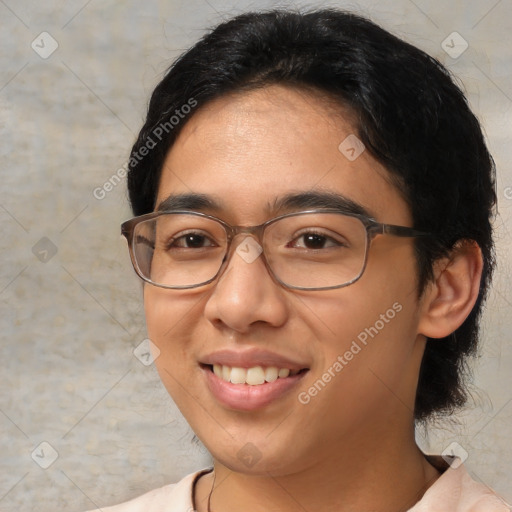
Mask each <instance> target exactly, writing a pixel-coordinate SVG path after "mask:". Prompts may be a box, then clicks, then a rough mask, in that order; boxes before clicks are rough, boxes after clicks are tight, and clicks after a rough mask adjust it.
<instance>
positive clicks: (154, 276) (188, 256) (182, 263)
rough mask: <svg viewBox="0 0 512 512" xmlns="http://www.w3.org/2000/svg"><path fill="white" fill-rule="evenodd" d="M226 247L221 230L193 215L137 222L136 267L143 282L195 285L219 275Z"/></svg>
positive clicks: (224, 237) (165, 216) (223, 230)
mask: <svg viewBox="0 0 512 512" xmlns="http://www.w3.org/2000/svg"><path fill="white" fill-rule="evenodd" d="M226 247H227V237H226V231H225V229H224V227H223V226H222V225H221V224H220V223H218V222H216V221H214V220H211V219H208V218H205V217H202V216H200V215H193V214H173V213H169V214H164V215H160V216H158V217H155V218H154V219H150V220H146V221H143V222H139V223H138V224H137V225H136V226H135V230H134V233H133V256H134V260H135V265H136V267H137V268H138V270H139V272H140V273H141V274H142V276H143V277H144V278H145V279H148V280H149V281H151V282H153V283H155V284H158V285H162V286H168V287H187V286H193V285H198V284H200V283H204V282H206V281H209V280H210V279H212V278H213V277H214V276H215V275H216V274H217V272H218V270H219V268H220V266H221V264H222V260H223V258H224V255H225V252H226Z"/></svg>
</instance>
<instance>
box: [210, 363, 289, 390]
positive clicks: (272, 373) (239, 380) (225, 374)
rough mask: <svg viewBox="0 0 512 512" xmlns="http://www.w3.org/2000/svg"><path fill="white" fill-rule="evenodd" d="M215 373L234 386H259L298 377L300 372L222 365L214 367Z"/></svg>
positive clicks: (284, 369) (270, 367)
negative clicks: (279, 379) (289, 376)
mask: <svg viewBox="0 0 512 512" xmlns="http://www.w3.org/2000/svg"><path fill="white" fill-rule="evenodd" d="M213 373H215V375H217V377H219V378H220V379H222V380H225V381H226V382H232V383H233V384H249V385H250V386H257V385H258V384H263V383H264V382H274V381H275V380H277V378H278V377H281V378H285V377H288V375H296V374H297V373H299V370H289V369H288V368H277V367H276V366H269V367H268V368H263V367H262V366H253V367H252V368H239V367H237V366H233V367H231V366H224V365H221V364H214V365H213Z"/></svg>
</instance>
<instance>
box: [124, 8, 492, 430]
mask: <svg viewBox="0 0 512 512" xmlns="http://www.w3.org/2000/svg"><path fill="white" fill-rule="evenodd" d="M270 84H283V85H288V86H292V87H299V88H300V87H302V88H306V89H308V90H314V91H316V92H317V94H318V95H319V96H321V97H326V98H330V99H334V100H335V101H337V103H338V104H340V105H343V106H348V107H349V108H350V110H351V111H352V112H354V113H355V115H356V119H357V120H358V126H356V127H354V128H355V129H356V130H357V131H356V133H357V135H358V137H359V138H360V139H361V140H362V141H363V143H364V144H365V146H366V148H367V150H368V151H370V153H371V154H372V155H373V156H374V157H375V158H376V159H377V160H378V161H380V162H381V163H382V164H383V165H384V166H385V167H386V168H387V169H388V171H389V173H390V176H391V178H392V179H393V181H394V183H395V184H396V185H397V188H398V189H399V190H400V191H401V192H402V194H403V196H404V198H405V200H406V201H407V203H408V205H409V207H410V209H411V212H412V216H413V222H414V227H415V228H416V229H419V230H424V231H428V232H431V233H435V234H436V237H435V238H432V239H417V240H416V242H415V244H416V245H415V247H416V254H417V263H418V283H419V284H418V296H420V295H421V293H422V292H423V290H424V288H425V285H426V284H427V283H428V281H429V280H430V279H432V277H433V263H434V261H435V260H436V259H438V258H440V257H442V256H446V255H448V254H449V252H450V250H451V249H453V248H454V245H455V244H456V243H457V242H459V241H463V240H474V241H476V242H477V243H478V245H479V246H480V248H481V250H482V255H483V259H484V270H483V276H482V279H481V284H480V293H479V297H478V300H477V303H476V305H475V307H474V308H473V310H472V312H471V314H470V315H469V316H468V317H467V319H466V320H465V322H464V323H463V324H462V325H461V326H460V327H459V329H457V330H456V331H455V332H454V333H453V334H452V335H450V336H448V337H446V338H442V339H428V341H427V345H426V350H425V354H424V356H423V360H422V365H421V370H420V375H419V382H418V389H417V395H416V404H415V411H414V415H415V419H416V420H418V421H423V420H426V419H428V418H429V417H432V416H434V415H442V414H447V413H451V412H453V410H454V409H455V408H457V407H460V406H462V405H463V404H464V403H465V402H466V400H467V395H468V392H467V390H466V387H465V385H464V383H465V376H466V374H467V372H468V370H467V364H466V360H467V357H466V356H468V355H472V354H475V352H476V348H477V344H478V335H479V317H480V314H481V309H482V303H483V300H484V299H485V295H486V291H487V288H488V286H489V284H490V279H491V274H492V270H493V267H494V248H493V240H492V227H491V217H492V214H493V207H494V204H495V201H496V195H495V190H494V183H495V168H494V162H493V160H492V157H491V156H490V155H489V152H488V150H487V148H486V145H485V142H484V139H483V135H482V131H481V128H480V125H479V122H478V120H477V119H476V117H475V116H474V115H473V113H472V112H471V110H470V108H469V106H468V103H467V100H466V98H465V96H464V94H463V92H462V91H461V90H460V88H459V87H458V86H457V85H455V83H454V81H453V80H452V79H451V77H450V74H449V72H448V71H447V70H446V69H445V68H444V67H443V66H442V65H441V64H440V63H439V62H438V61H437V60H435V59H434V58H432V57H430V56H429V55H427V54H426V53H424V52H423V51H421V50H419V49H417V48H415V47H414V46H412V45H410V44H408V43H406V42H404V41H402V40H400V39H398V38H397V37H395V36H393V35H392V34H390V33H389V32H387V31H386V30H384V29H382V28H380V27H379V26H377V25H376V24H374V23H373V22H371V21H369V20H367V19H365V18H363V17H360V16H358V15H355V14H353V13H347V12H343V11H339V10H335V9H322V10H313V11H308V12H303V13H300V12H295V11H291V10H272V11H266V12H250V13H245V14H242V15H240V16H237V17H235V18H233V19H231V20H229V21H227V22H224V23H222V24H220V25H219V26H218V27H216V28H215V29H214V30H213V31H211V32H210V33H208V34H206V35H205V36H204V37H203V38H202V39H201V40H200V41H199V42H197V43H196V44H195V45H194V46H193V47H192V48H191V49H189V50H188V51H187V52H185V53H184V54H183V55H181V57H179V58H178V59H177V61H176V62H175V63H174V64H173V65H172V66H171V68H170V69H169V71H168V72H167V74H166V75H165V77H164V78H163V80H162V81H161V82H160V83H159V85H158V86H157V87H156V89H155V91H154V92H153V95H152V97H151V101H150V103H149V109H148V115H147V120H146V122H145V124H144V126H143V128H142V130H141V132H140V134H139V136H138V139H137V141H136V143H135V144H134V146H133V148H132V152H131V157H130V162H129V173H128V188H129V196H130V200H131V204H132V208H133V212H134V214H135V215H141V214H144V213H148V212H150V211H152V210H153V209H154V207H155V200H156V196H157V191H158V184H159V178H160V173H161V169H162V165H163V162H164V159H165V157H166V155H167V153H168V151H169V149H170V148H171V146H172V144H173V143H174V141H175V140H176V137H177V135H178V134H179V132H180V130H181V128H183V126H184V125H185V123H186V121H187V119H188V118H189V117H190V116H189V115H188V114H190V115H193V113H194V109H193V107H195V106H196V105H199V107H197V108H200V107H201V106H202V105H204V104H206V103H207V102H209V101H211V100H213V99H215V98H218V97H220V96H223V95H225V94H227V93H230V92H236V91H243V90H251V89H255V88H259V87H265V86H267V85H270ZM187 115H188V117H187Z"/></svg>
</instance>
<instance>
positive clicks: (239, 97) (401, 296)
mask: <svg viewBox="0 0 512 512" xmlns="http://www.w3.org/2000/svg"><path fill="white" fill-rule="evenodd" d="M129 192H130V199H131V203H132V207H133V211H134V214H135V215H136V216H137V217H135V218H134V219H132V220H131V221H128V222H126V223H125V224H124V225H123V233H124V234H125V235H126V237H127V239H128V241H129V244H130V252H131V256H132V261H133V263H134V268H135V270H136V271H137V273H138V274H139V276H140V277H141V278H142V279H143V280H144V281H145V285H144V302H145V311H146V319H147V328H148V334H149V338H150V339H151V340H152V342H153V344H154V345H155V346H156V347H158V350H159V356H158V358H157V359H156V361H155V364H156V366H157V368H158V371H159V373H160V376H161V378H162V381H163V383H164V385H165V386H166V388H167V389H168V391H169V393H170V394H171V396H172V398H173V399H174V400H175V402H176V404H177V405H178V406H179V408H180V410H181V411H182V413H183V414H184V416H185V417H186V419H187V421H188V422H189V423H190V425H191V427H192V429H193V430H194V432H195V433H196V434H197V436H198V437H199V438H200V439H201V441H202V442H203V443H204V445H205V446H206V447H207V448H208V450H209V451H210V453H211V454H212V457H213V460H214V467H213V468H212V469H211V470H203V471H199V472H198V473H195V474H193V475H189V476H188V477H186V478H185V479H184V480H182V481H181V482H180V483H179V484H177V485H176V486H172V485H170V486H167V487H163V488H161V489H156V490H154V491H151V492H149V493H148V494H146V495H144V496H141V497H139V498H137V499H135V500H132V501H131V502H128V503H125V504H122V505H118V506H116V507H113V508H108V509H106V510H109V511H110V510H112V512H128V511H139V510H140V511H143V510H144V511H169V512H172V511H185V510H190V509H192V508H193V509H195V510H198V511H199V512H206V511H215V512H229V511H234V510H247V511H251V512H259V511H268V510H279V511H282V512H287V511H292V510H293V511H295V510H315V511H319V512H324V511H334V510H374V511H379V512H388V511H389V512H391V511H405V510H409V511H414V512H419V511H424V510H436V511H441V510H442V511H451V510H453V511H455V510H457V511H460V512H463V511H467V512H469V511H470V510H479V511H480V510H481V511H502V510H503V511H504V510H508V508H507V506H506V505H505V503H504V502H503V501H502V500H500V499H499V498H498V497H497V496H495V495H494V494H493V493H492V491H491V490H490V489H488V488H487V487H486V486H485V485H483V484H480V483H477V482H475V481H473V480H472V479H471V478H470V476H469V475H468V474H467V472H466V470H465V469H464V466H463V465H460V464H459V463H460V461H459V460H457V459H453V460H452V461H450V460H449V459H448V458H447V459H448V462H451V463H452V464H451V465H450V464H449V463H448V462H447V461H445V460H444V459H443V458H442V457H439V456H437V457H435V456H426V455H424V454H423V453H422V452H421V451H420V449H419V448H418V446H417V445H416V443H415V438H414V427H415V422H418V421H425V420H427V419H428V418H429V417H431V416H433V415H435V414H442V413H447V412H451V411H452V410H454V409H455V408H456V407H457V406H460V405H462V404H463V403H464V400H465V388H464V380H463V374H462V368H463V362H464V361H465V358H466V357H467V356H468V355H470V354H471V353H472V352H473V351H474V350H475V348H476V346H477V343H478V319H479V315H480V313H481V306H482V301H483V300H484V298H485V293H486V290H487V287H488V285H489V282H490V277H491V272H492V267H493V242H492V229H491V224H490V220H491V217H492V210H493V206H494V203H495V195H494V167H493V162H492V159H491V157H490V155H489V153H488V151H487V149H486V146H485V143H484V140H483V136H482V133H481V130H480V127H479V123H478V121H477V120H476V118H475V117H474V115H473V114H472V113H471V111H470V109H469V108H468V105H467V102H466V100H465V98H464V96H463V94H462V92H461V91H460V90H459V89H458V88H457V86H456V85H455V84H454V83H453V82H452V80H451V79H450V77H449V75H448V73H447V72H446V70H445V69H444V68H442V66H441V65H440V64H439V63H438V62H437V61H435V60H434V59H432V58H430V57H429V56H427V55H426V54H424V53H423V52H421V51H420V50H418V49H416V48H414V47H412V46H410V45H408V44H407V43H405V42H403V41H401V40H399V39H397V38H395V37H394V36H392V35H390V34H389V33H387V32H386V31H384V30H383V29H381V28H379V27H377V26H376V25H374V24H373V23H371V22H370V21H368V20H365V19H363V18H360V17H358V16H355V15H352V14H347V13H343V12H340V11H336V10H321V11H314V12H309V13H305V14H299V13H295V12H289V11H272V12H267V13H248V14H244V15H242V16H239V17H237V18H234V19H233V20H230V21H228V22H226V23H223V24H222V25H220V26H219V27H217V28H216V29H215V30H214V31H213V32H212V33H211V34H208V35H207V36H205V37H204V38H203V39H202V40H201V41H199V42H198V43H197V44H196V45H195V46H194V47H193V48H191V49H190V50H189V51H187V52H186V53H185V54H184V55H183V56H182V57H180V58H179V59H178V61H177V62H176V63H175V64H174V65H173V66H172V68H171V69H170V71H169V73H168V74H167V75H166V77H165V78H164V79H163V80H162V82H161V83H160V84H159V85H158V86H157V88H156V90H155V91H154V93H153V96H152V99H151V103H150V105H149V111H148V117H147V120H146V123H145V125H144V127H143V128H142V130H141V132H140V134H139V137H138V140H137V142H136V143H135V145H134V147H133V149H132V154H131V159H130V174H129ZM103 510H105V509H103Z"/></svg>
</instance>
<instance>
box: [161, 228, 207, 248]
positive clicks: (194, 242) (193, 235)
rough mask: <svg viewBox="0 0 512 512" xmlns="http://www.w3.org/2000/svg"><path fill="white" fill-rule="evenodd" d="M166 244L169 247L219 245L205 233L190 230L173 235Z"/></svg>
mask: <svg viewBox="0 0 512 512" xmlns="http://www.w3.org/2000/svg"><path fill="white" fill-rule="evenodd" d="M166 246H167V249H174V248H179V249H202V248H204V247H217V244H216V243H214V242H213V240H212V239H211V238H210V237H209V236H207V235H206V234H204V233H199V232H197V231H190V232H188V233H183V234H178V235H175V236H173V237H171V239H170V240H169V241H168V242H167V244H166Z"/></svg>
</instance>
